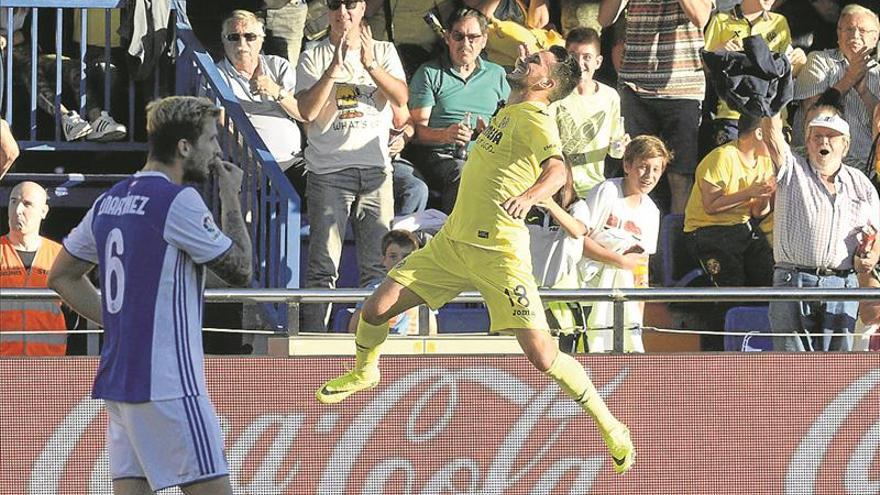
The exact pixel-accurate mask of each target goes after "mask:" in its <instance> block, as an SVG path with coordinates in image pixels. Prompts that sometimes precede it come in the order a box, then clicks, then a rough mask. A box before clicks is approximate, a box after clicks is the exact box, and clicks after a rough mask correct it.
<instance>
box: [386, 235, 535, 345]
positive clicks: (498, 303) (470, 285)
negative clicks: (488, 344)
mask: <svg viewBox="0 0 880 495" xmlns="http://www.w3.org/2000/svg"><path fill="white" fill-rule="evenodd" d="M388 276H389V277H390V278H391V279H393V280H394V281H396V282H397V283H399V284H401V285H403V286H404V287H406V288H408V289H410V290H411V291H413V292H415V293H416V294H417V295H418V296H419V297H421V298H422V299H423V300H424V301H425V302H426V303H427V304H428V306H430V307H431V308H432V309H438V308H439V307H441V306H443V305H444V304H446V303H447V302H449V300H451V299H452V298H454V297H455V296H457V295H458V294H460V293H461V292H463V291H466V290H474V289H476V290H477V291H479V292H480V294H482V296H483V299H485V301H486V306H487V307H488V309H489V319H490V321H491V324H490V328H489V331H490V332H491V333H507V331H509V330H516V329H536V330H547V329H548V328H549V327H548V325H547V320H546V319H545V317H544V308H543V306H542V305H541V299H540V298H539V297H538V287H537V285H536V284H535V279H534V278H533V276H532V267H531V259H530V257H529V255H528V254H526V255H525V256H519V255H517V254H516V253H514V252H512V251H498V250H492V249H485V248H481V247H476V246H472V245H470V244H466V243H463V242H457V241H453V240H451V239H449V238H448V237H446V235H445V234H444V232H443V231H441V232H440V233H438V234H437V236H436V237H434V239H432V240H431V242H429V243H428V245H427V246H425V247H424V248H422V249H419V250H418V251H415V252H413V253H412V254H410V255H409V256H408V257H406V259H404V260H403V261H401V262H400V263H399V264H398V265H397V266H395V267H394V268H393V269H392V270H391V272H390V273H388Z"/></svg>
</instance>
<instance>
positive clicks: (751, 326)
mask: <svg viewBox="0 0 880 495" xmlns="http://www.w3.org/2000/svg"><path fill="white" fill-rule="evenodd" d="M724 331H725V332H752V333H754V334H761V333H770V317H769V314H768V308H767V306H736V307H733V308H730V309H729V310H728V311H727V315H726V316H725V318H724ZM724 350H725V351H772V350H773V339H772V338H771V337H770V336H763V335H762V336H757V335H752V334H749V335H745V336H743V335H725V336H724Z"/></svg>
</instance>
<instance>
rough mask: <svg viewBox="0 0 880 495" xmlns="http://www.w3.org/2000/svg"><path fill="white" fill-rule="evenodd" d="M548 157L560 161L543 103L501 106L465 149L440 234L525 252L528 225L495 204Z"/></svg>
mask: <svg viewBox="0 0 880 495" xmlns="http://www.w3.org/2000/svg"><path fill="white" fill-rule="evenodd" d="M553 156H556V157H559V158H560V159H562V145H561V144H560V141H559V132H558V130H557V127H556V122H555V121H554V120H553V118H552V117H551V116H550V114H549V112H548V110H547V105H544V104H542V103H538V102H522V103H516V104H513V105H508V106H506V107H504V108H502V109H501V111H500V112H498V114H497V115H496V116H495V117H493V118H492V120H491V121H490V122H489V125H488V127H486V130H484V131H483V132H482V134H480V137H479V138H477V142H476V143H474V146H473V147H472V148H471V151H470V155H469V156H468V160H467V163H466V164H465V166H464V170H463V171H462V176H461V183H460V185H459V191H458V199H457V200H456V203H455V208H454V209H453V210H452V214H450V216H449V219H448V220H447V221H446V225H445V226H444V227H443V229H444V231H445V232H446V235H447V236H449V238H450V239H452V240H454V241H458V242H464V243H468V244H472V245H475V246H479V247H483V248H487V249H496V250H510V249H514V250H519V249H523V250H528V248H529V231H528V229H527V228H526V226H525V224H524V223H523V221H522V220H516V219H514V218H513V217H511V216H510V215H509V214H508V213H507V212H506V211H505V210H504V209H503V208H502V207H501V204H502V203H504V201H506V200H507V199H508V198H512V197H514V196H518V195H520V194H522V193H523V192H525V190H526V189H528V188H529V187H531V186H532V185H533V184H534V183H535V181H536V180H537V179H538V176H539V175H540V174H541V163H542V162H544V160H546V159H548V158H550V157H553ZM526 252H527V251H526Z"/></svg>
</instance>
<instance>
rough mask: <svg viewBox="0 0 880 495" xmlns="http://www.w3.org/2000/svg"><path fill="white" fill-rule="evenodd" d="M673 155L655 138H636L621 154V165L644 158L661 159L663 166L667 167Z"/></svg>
mask: <svg viewBox="0 0 880 495" xmlns="http://www.w3.org/2000/svg"><path fill="white" fill-rule="evenodd" d="M673 156H674V154H673V153H672V151H670V150H669V148H667V147H666V143H664V142H663V140H662V139H660V138H658V137H657V136H649V135H647V134H645V135H642V136H636V137H635V138H634V139H633V140H632V141H630V143H629V144H628V145H626V151H625V152H624V153H623V163H633V162H634V161H635V160H637V159H645V158H662V159H663V166H664V167H666V166H667V165H669V162H671V161H672V158H673Z"/></svg>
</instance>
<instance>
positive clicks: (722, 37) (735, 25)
mask: <svg viewBox="0 0 880 495" xmlns="http://www.w3.org/2000/svg"><path fill="white" fill-rule="evenodd" d="M748 36H760V37H762V38H764V40H765V41H766V42H767V46H768V47H769V48H770V51H772V52H776V53H786V52H788V50H789V49H790V48H791V31H790V30H789V28H788V21H787V20H786V19H785V16H783V15H782V14H777V13H775V12H765V13H764V15H762V16H761V17H758V19H756V20H755V22H754V24H752V25H749V21H747V20H746V18H745V17H742V16H741V15H739V10H738V9H734V10H731V11H728V12H719V13H717V14H715V15H713V16H712V18H711V19H709V24H708V25H707V26H706V33H705V38H706V50H707V51H718V50H723V49H724V45H725V44H726V43H727V42H728V41H730V40H731V39H738V40H742V39H743V38H746V37H748ZM715 118H716V119H733V120H736V119H738V118H739V113H738V112H736V111H734V110H731V109H730V107H728V105H727V103H725V102H724V101H723V100H721V101H719V102H718V109H717V112H716V115H715Z"/></svg>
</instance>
